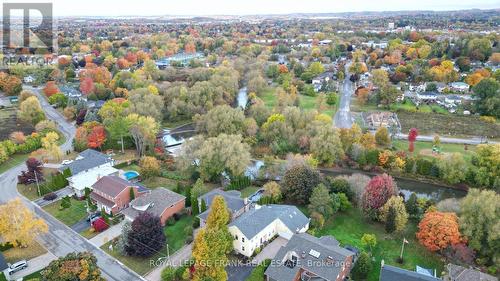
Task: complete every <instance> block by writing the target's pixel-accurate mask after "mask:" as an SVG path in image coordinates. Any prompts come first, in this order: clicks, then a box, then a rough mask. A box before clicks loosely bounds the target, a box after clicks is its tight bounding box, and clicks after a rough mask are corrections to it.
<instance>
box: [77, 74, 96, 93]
mask: <svg viewBox="0 0 500 281" xmlns="http://www.w3.org/2000/svg"><path fill="white" fill-rule="evenodd" d="M80 91H81V92H82V93H83V94H84V95H89V94H91V93H94V92H95V85H94V81H92V78H90V77H85V78H83V80H82V81H81V82H80Z"/></svg>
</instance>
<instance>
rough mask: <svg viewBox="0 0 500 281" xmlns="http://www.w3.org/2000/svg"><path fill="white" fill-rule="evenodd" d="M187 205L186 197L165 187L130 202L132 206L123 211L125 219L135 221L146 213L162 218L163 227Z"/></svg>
mask: <svg viewBox="0 0 500 281" xmlns="http://www.w3.org/2000/svg"><path fill="white" fill-rule="evenodd" d="M185 203H186V197H185V196H183V195H180V194H178V193H175V192H173V191H171V190H168V189H166V188H163V187H159V188H156V189H154V190H152V191H151V192H149V193H147V194H145V195H143V196H141V197H138V198H136V199H134V200H132V201H131V202H130V206H129V207H128V208H126V209H124V210H122V214H124V215H125V218H126V219H128V220H130V221H133V220H134V219H135V218H136V217H137V216H138V215H140V214H141V213H144V212H148V213H151V214H153V215H155V216H158V217H160V220H161V223H162V225H165V223H166V222H167V220H168V219H169V218H170V217H172V216H173V215H174V214H176V213H180V212H181V211H182V210H183V209H184V207H185Z"/></svg>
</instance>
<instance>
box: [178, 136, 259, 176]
mask: <svg viewBox="0 0 500 281" xmlns="http://www.w3.org/2000/svg"><path fill="white" fill-rule="evenodd" d="M250 159H251V156H250V147H249V146H248V144H246V143H243V139H242V137H241V135H226V134H220V135H218V136H217V137H210V138H203V137H195V138H193V139H192V140H189V141H187V142H185V143H184V144H183V146H182V150H181V153H180V156H179V165H181V167H182V168H183V169H185V170H188V169H191V168H193V167H194V168H195V169H196V170H197V171H198V172H199V173H200V176H201V178H202V179H204V180H216V179H218V178H219V177H220V176H221V174H222V173H223V172H226V173H227V174H228V175H230V176H240V175H242V174H243V173H244V172H245V170H246V168H247V166H248V164H249V163H250ZM193 164H194V165H195V166H193Z"/></svg>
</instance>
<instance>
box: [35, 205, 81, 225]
mask: <svg viewBox="0 0 500 281" xmlns="http://www.w3.org/2000/svg"><path fill="white" fill-rule="evenodd" d="M60 206H61V202H59V201H57V202H54V203H51V204H49V205H47V206H45V207H43V209H44V210H45V211H46V212H48V213H49V214H51V215H52V216H54V217H55V218H56V219H58V220H60V221H61V222H63V223H64V224H65V225H67V226H72V225H74V224H75V223H77V222H79V221H80V220H82V219H84V218H85V217H86V216H87V211H86V210H87V207H86V202H85V200H83V201H79V200H75V199H71V207H69V208H67V209H64V210H59V207H60Z"/></svg>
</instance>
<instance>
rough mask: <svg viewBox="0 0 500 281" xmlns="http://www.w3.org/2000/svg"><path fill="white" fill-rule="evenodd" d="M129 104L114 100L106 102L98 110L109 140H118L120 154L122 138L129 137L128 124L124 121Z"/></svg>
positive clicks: (121, 100)
mask: <svg viewBox="0 0 500 281" xmlns="http://www.w3.org/2000/svg"><path fill="white" fill-rule="evenodd" d="M129 106H130V103H129V102H128V101H127V100H126V99H123V98H115V99H112V100H109V101H107V102H106V103H104V105H103V106H102V107H101V109H99V116H100V117H101V119H102V122H103V124H104V126H105V127H106V130H107V131H108V132H109V134H110V137H111V139H113V140H119V142H120V145H121V149H122V153H123V152H124V138H125V137H127V136H129V135H130V132H129V127H130V124H129V122H128V120H127V119H126V117H127V114H128V108H129Z"/></svg>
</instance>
